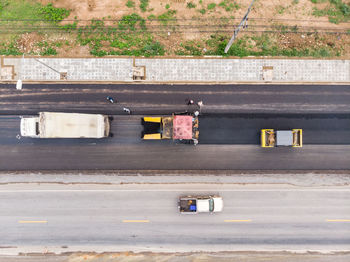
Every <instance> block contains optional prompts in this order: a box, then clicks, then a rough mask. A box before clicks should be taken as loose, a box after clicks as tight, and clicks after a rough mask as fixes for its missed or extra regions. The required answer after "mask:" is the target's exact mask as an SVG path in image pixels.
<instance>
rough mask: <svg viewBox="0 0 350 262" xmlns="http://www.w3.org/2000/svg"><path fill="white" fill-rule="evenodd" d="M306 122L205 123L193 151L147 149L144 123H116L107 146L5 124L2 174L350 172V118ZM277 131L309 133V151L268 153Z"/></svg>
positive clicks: (241, 119)
mask: <svg viewBox="0 0 350 262" xmlns="http://www.w3.org/2000/svg"><path fill="white" fill-rule="evenodd" d="M299 117H301V118H297V117H296V116H293V117H291V116H290V115H285V116H279V117H275V116H273V117H272V118H266V116H264V115H262V116H261V115H258V116H256V117H252V116H251V115H249V116H248V117H245V116H243V115H240V116H230V117H228V116H226V117H222V116H221V117H214V118H213V117H209V116H208V117H206V116H203V118H202V119H201V122H200V123H201V124H200V130H201V136H200V144H199V145H198V146H193V145H185V144H175V143H173V142H172V141H167V140H165V141H142V139H141V131H142V126H141V123H140V122H141V121H140V118H141V116H114V121H113V122H112V127H111V130H112V132H113V133H114V137H113V138H106V139H35V138H24V137H20V136H17V135H19V122H20V119H19V117H18V116H5V117H1V118H0V130H2V132H1V133H0V170H99V169H105V170H118V169H119V170H145V169H146V170H147V169H151V170H204V169H205V170H218V169H220V170H228V169H230V170H232V169H234V170H344V169H350V161H349V159H350V118H349V116H344V115H340V116H339V115H332V116H329V118H325V116H324V115H322V116H320V117H318V118H317V117H311V118H310V117H306V116H304V117H302V116H299ZM202 120H203V121H202ZM202 122H203V124H202ZM223 122H225V123H226V124H227V126H224V125H223V124H222V123H223ZM291 123H292V124H291ZM271 127H276V128H286V129H288V128H303V133H304V146H303V148H289V147H287V148H261V147H260V146H259V130H260V129H261V128H271Z"/></svg>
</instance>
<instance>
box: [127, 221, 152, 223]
mask: <svg viewBox="0 0 350 262" xmlns="http://www.w3.org/2000/svg"><path fill="white" fill-rule="evenodd" d="M148 222H149V220H123V223H148Z"/></svg>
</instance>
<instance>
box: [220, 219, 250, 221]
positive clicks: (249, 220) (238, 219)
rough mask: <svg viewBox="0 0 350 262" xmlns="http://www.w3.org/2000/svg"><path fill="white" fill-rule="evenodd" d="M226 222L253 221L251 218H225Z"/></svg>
mask: <svg viewBox="0 0 350 262" xmlns="http://www.w3.org/2000/svg"><path fill="white" fill-rule="evenodd" d="M224 222H252V220H251V219H230V220H224Z"/></svg>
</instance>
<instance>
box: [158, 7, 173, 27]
mask: <svg viewBox="0 0 350 262" xmlns="http://www.w3.org/2000/svg"><path fill="white" fill-rule="evenodd" d="M175 14H176V10H168V11H167V12H165V13H163V14H161V15H159V16H158V19H159V22H160V23H162V24H163V25H168V24H169V22H170V21H174V20H175V19H176V18H175Z"/></svg>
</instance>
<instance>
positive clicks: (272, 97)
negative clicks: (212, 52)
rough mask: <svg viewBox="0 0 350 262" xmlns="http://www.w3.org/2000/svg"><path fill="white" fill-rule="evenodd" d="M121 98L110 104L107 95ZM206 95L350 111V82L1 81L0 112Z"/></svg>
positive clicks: (149, 107) (219, 108)
mask: <svg viewBox="0 0 350 262" xmlns="http://www.w3.org/2000/svg"><path fill="white" fill-rule="evenodd" d="M108 95H110V96H113V97H114V98H115V99H116V100H117V101H118V104H115V105H110V104H108V103H107V102H106V96H108ZM188 98H191V99H194V100H195V101H199V100H202V101H203V102H204V106H203V108H202V110H203V112H205V113H212V112H214V113H277V112H279V113H349V112H350V104H349V101H350V86H349V85H344V86H339V85H327V86H320V85H311V86H310V85H309V86H308V85H144V84H135V85H127V84H123V85H100V84H95V85H86V84H83V85H72V84H47V85H39V84H33V85H30V84H24V85H23V89H22V90H20V91H18V90H16V88H15V85H4V84H1V85H0V114H10V115H11V114H24V115H25V114H36V113H37V112H39V111H44V110H50V111H52V110H54V111H67V112H69V111H76V112H92V113H106V114H113V115H115V114H122V107H123V106H126V107H130V108H131V109H132V110H133V111H134V113H135V114H169V113H173V112H179V111H180V112H181V111H184V110H192V109H193V108H189V107H188V106H186V105H185V101H186V99H188Z"/></svg>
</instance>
